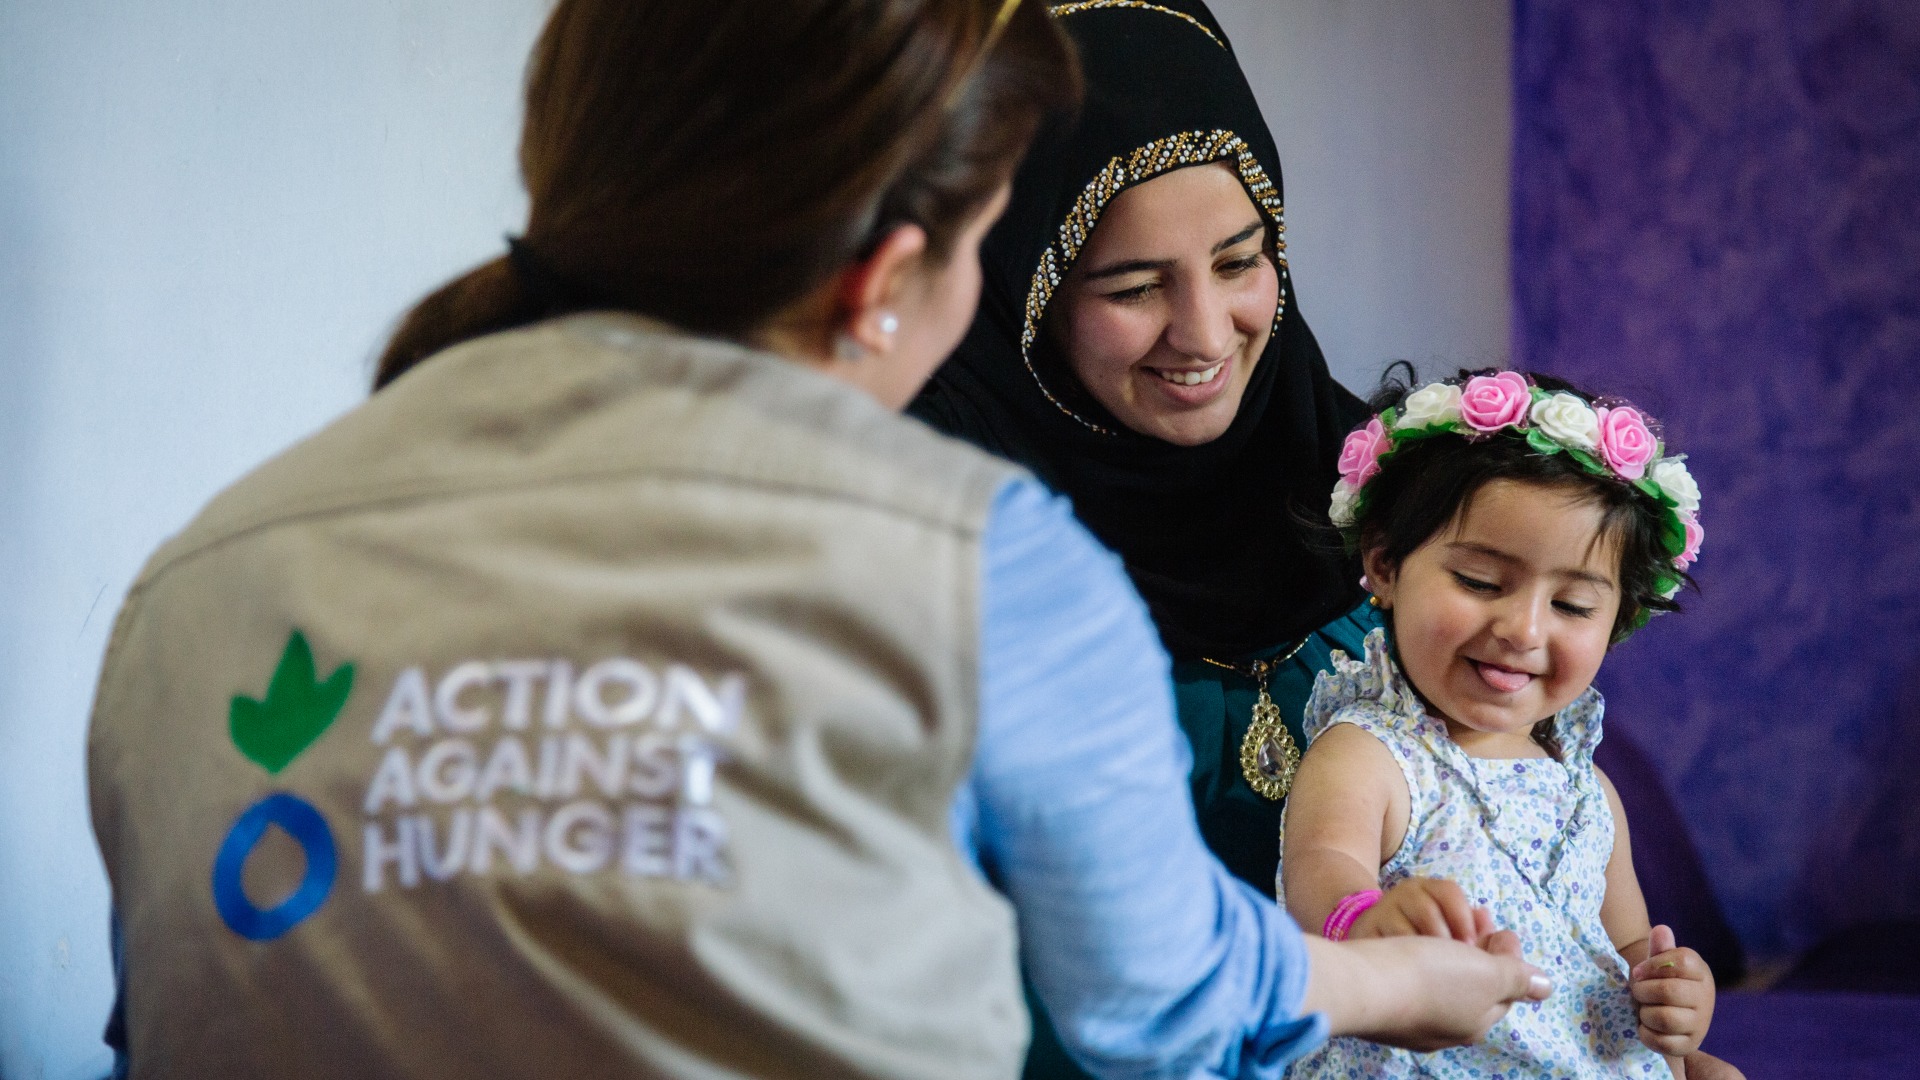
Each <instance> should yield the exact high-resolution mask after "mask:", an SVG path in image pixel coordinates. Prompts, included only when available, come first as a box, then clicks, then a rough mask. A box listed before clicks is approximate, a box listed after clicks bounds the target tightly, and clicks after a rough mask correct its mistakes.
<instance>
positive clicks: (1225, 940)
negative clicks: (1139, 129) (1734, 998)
mask: <svg viewBox="0 0 1920 1080" xmlns="http://www.w3.org/2000/svg"><path fill="white" fill-rule="evenodd" d="M1073 96H1074V78H1073V75H1072V64H1071V59H1070V52H1069V51H1068V49H1067V46H1066V43H1065V42H1064V40H1063V39H1062V38H1061V37H1060V35H1059V31H1058V29H1057V27H1056V25H1055V24H1054V23H1053V22H1051V21H1050V20H1048V19H1047V18H1046V17H1045V13H1044V12H1042V11H1041V10H1040V9H1038V8H1037V7H1034V6H1031V5H1026V6H1023V5H1021V4H1020V3H1019V0H994V2H991V3H982V2H980V0H715V2H711V3H707V4H699V5H691V4H686V3H684V2H683V0H562V2H561V3H560V4H559V5H558V6H557V7H556V8H555V10H554V12H553V14H552V16H551V17H550V19H549V21H548V24H547V28H546V30H545V32H544V33H543V35H542V37H541V40H540V44H539V46H538V47H537V49H536V52H535V56H534V60H533V63H532V66H531V69H530V71H529V75H528V80H527V99H526V100H527V114H526V124H525V128H524V130H523V134H522V141H521V165H522V170H523V173H524V175H525V178H526V181H527V186H528V193H529V196H530V200H529V201H530V212H529V219H528V222H527V226H526V230H525V233H524V235H523V236H522V237H520V238H518V239H517V240H516V241H514V242H513V244H512V247H511V254H510V255H505V256H502V257H501V258H498V259H495V260H491V261H489V262H487V263H485V264H483V265H481V266H479V267H476V268H475V269H474V270H472V271H470V272H469V273H467V274H464V275H462V276H460V277H459V278H456V279H455V280H454V281H452V282H449V283H448V284H447V285H446V286H444V287H443V288H441V289H440V290H438V291H437V292H435V293H434V294H432V295H431V296H429V297H428V298H427V299H426V300H424V301H422V302H421V304H420V305H419V306H418V307H416V308H415V309H414V311H413V312H412V313H411V314H410V315H409V316H408V318H407V319H406V320H405V322H404V323H403V325H402V327H401V329H400V330H399V332H398V333H397V334H396V335H395V337H394V340H393V342H392V343H391V345H390V346H389V348H388V351H387V353H386V355H385V356H384V357H383V359H382V362H381V366H380V372H379V376H378V380H377V381H378V390H377V392H376V393H375V394H374V395H373V397H372V398H371V400H369V401H368V402H366V403H364V404H363V405H361V406H360V407H358V408H356V409H354V410H352V411H351V412H350V413H348V414H347V415H345V416H343V417H341V418H340V419H339V420H337V421H336V422H334V423H333V424H330V425H329V426H328V427H327V428H326V429H324V430H323V431H321V432H319V433H317V434H316V435H314V436H313V437H312V438H310V439H307V440H305V441H303V442H302V443H300V444H299V445H297V446H295V447H292V448H290V449H289V450H288V451H287V452H286V453H284V454H282V455H280V456H279V457H277V458H276V459H275V460H273V461H271V462H268V463H267V464H265V465H263V466H262V467H261V468H260V469H258V470H256V471H255V472H254V473H253V474H251V475H250V476H248V477H246V478H243V479H242V480H240V481H239V482H238V483H236V484H235V485H234V486H233V487H231V488H229V489H228V490H227V491H226V492H224V493H222V494H221V495H220V496H219V497H217V498H216V499H215V500H214V501H213V503H212V504H211V505H210V506H209V507H208V508H207V509H206V510H204V511H203V512H202V513H201V514H200V515H199V516H198V517H197V518H196V519H195V520H194V522H192V523H191V524H190V525H189V526H188V527H187V528H186V529H185V530H184V531H183V532H182V534H181V535H180V536H178V537H175V538H174V539H173V540H171V541H170V542H169V543H168V544H167V545H166V546H165V547H164V548H163V549H162V550H161V551H160V552H159V553H158V554H156V555H155V556H154V558H153V559H152V560H151V561H150V562H149V564H148V566H147V567H146V569H145V570H144V571H143V572H142V575H141V577H140V579H139V580H138V582H137V583H136V584H135V586H134V588H133V590H132V591H131V593H130V594H129V596H128V599H127V602H126V606H125V608H124V609H123V611H122V613H121V616H120V618H119V621H118V623H117V625H116V630H115V633H114V635H113V640H112V643H111V645H110V646H109V650H108V655H107V658H106V661H105V664H104V667H103V672H102V676H101V683H100V689H99V694H98V697H97V700H96V705H95V712H94V718H93V725H92V729H91V732H90V746H89V754H90V757H89V781H90V785H91V788H92V797H93V810H94V825H95V829H96V832H97V834H98V837H99V841H100V848H101V853H102V856H103V859H104V861H105V865H106V867H107V870H108V873H109V875H110V877H111V879H112V882H113V889H114V898H115V903H116V905H117V909H118V912H119V923H120V927H121V929H123V930H124V935H123V936H122V937H121V938H120V940H121V942H122V944H123V949H122V950H121V953H120V957H119V958H120V960H121V961H122V965H121V973H122V976H123V980H124V981H123V996H122V1001H123V1004H124V1012H123V1014H122V1015H121V1017H120V1019H119V1021H118V1022H117V1023H116V1024H115V1026H114V1027H112V1028H111V1029H110V1039H111V1040H112V1041H114V1042H115V1043H116V1044H117V1045H118V1046H119V1047H120V1048H121V1049H123V1050H126V1051H128V1052H129V1053H130V1063H131V1071H132V1073H133V1075H136V1076H143V1075H145V1076H183V1077H189V1076H191V1077H200V1076H281V1077H324V1076H356V1077H394V1078H399V1077H440V1076H475V1077H485V1076H500V1077H506V1076H551V1075H567V1076H583V1077H611V1076H631V1075H647V1076H670V1077H687V1078H718V1077H739V1076H755V1077H767V1078H776V1077H808V1076H857V1077H869V1078H889V1077H899V1078H902V1080H905V1078H916V1080H918V1078H925V1077H954V1078H961V1077H979V1078H983V1080H990V1078H1003V1077H1009V1076H1012V1075H1013V1073H1014V1071H1015V1070H1016V1069H1017V1068H1018V1067H1019V1062H1020V1059H1021V1053H1022V1049H1023V1047H1024V1045H1025V1042H1026V1038H1027V1022H1026V1013H1025V1011H1024V1010H1023V1009H1022V1008H1021V1007H1020V996H1019V993H1020V991H1019V979H1018V970H1017V964H1016V955H1017V954H1018V955H1023V956H1024V957H1025V959H1026V963H1027V968H1028V970H1029V971H1030V972H1032V973H1033V976H1034V979H1035V981H1036V985H1039V986H1041V987H1042V990H1043V996H1044V998H1045V1000H1046V1003H1047V1006H1048V1007H1049V1008H1050V1009H1052V1010H1053V1012H1054V1015H1056V1016H1058V1017H1061V1018H1062V1021H1063V1023H1064V1024H1065V1026H1066V1027H1067V1028H1068V1029H1069V1030H1071V1031H1073V1032H1075V1033H1076V1047H1077V1049H1078V1052H1080V1053H1081V1054H1082V1055H1083V1056H1084V1057H1085V1058H1086V1059H1087V1060H1089V1061H1091V1062H1096V1063H1098V1064H1099V1065H1100V1067H1101V1068H1102V1069H1103V1071H1108V1072H1112V1073H1115V1074H1124V1075H1129V1076H1149V1075H1151V1076H1187V1075H1192V1074H1194V1073H1195V1072H1204V1073H1207V1074H1209V1075H1236V1076H1238V1075H1244V1076H1275V1075H1277V1074H1278V1073H1279V1072H1280V1070H1281V1069H1282V1068H1283V1067H1284V1066H1285V1063H1286V1062H1287V1061H1288V1060H1290V1059H1291V1058H1292V1057H1294V1056H1296V1055H1297V1054H1299V1053H1300V1052H1302V1051H1304V1050H1305V1049H1306V1048H1308V1047H1310V1046H1311V1045H1313V1044H1314V1043H1315V1042H1317V1041H1318V1040H1319V1039H1320V1038H1322V1037H1324V1036H1325V1035H1326V1034H1327V1033H1328V1032H1334V1033H1340V1032H1355V1033H1362V1034H1367V1035H1371V1036H1373V1037H1377V1038H1382V1039H1390V1040H1392V1041H1394V1042H1396V1043H1398V1044H1401V1045H1410V1046H1434V1045H1443V1044H1449V1043H1453V1042H1458V1041H1462V1040H1468V1039H1471V1038H1473V1037H1475V1036H1476V1035H1477V1034H1478V1033H1481V1032H1484V1031H1485V1030H1486V1028H1487V1026H1488V1025H1489V1024H1491V1023H1492V1022H1493V1021H1494V1020H1495V1019H1497V1018H1498V1017H1499V1016H1500V1015H1501V1014H1502V1013H1503V1012H1504V1011H1505V1007H1506V1003H1507V1002H1510V1001H1512V1000H1515V999H1517V998H1520V997H1524V996H1529V995H1530V996H1534V997H1539V996H1543V995H1544V993H1545V988H1544V987H1542V986H1539V985H1537V984H1536V982H1535V979H1537V973H1533V972H1531V971H1530V970H1529V969H1528V968H1527V967H1526V966H1525V965H1524V964H1523V963H1522V962H1521V961H1520V960H1519V959H1518V958H1517V955H1515V953H1516V950H1517V944H1516V943H1515V942H1513V941H1511V940H1510V935H1509V940H1505V941H1502V942H1500V943H1499V945H1498V948H1499V950H1500V951H1501V952H1503V953H1504V955H1490V952H1491V951H1492V950H1491V949H1489V950H1480V949H1474V948H1471V947H1468V946H1466V945H1462V944H1459V943H1455V942H1443V941H1431V940H1426V941H1422V940H1413V939H1404V940H1401V941H1396V942H1361V943H1349V944H1342V945H1335V944H1332V943H1327V942H1322V941H1318V940H1308V939H1304V938H1303V937H1302V936H1301V935H1300V933H1299V931H1298V930H1297V929H1296V928H1295V927H1294V926H1293V924H1292V923H1291V922H1290V921H1289V920H1288V919H1287V918H1286V917H1285V916H1284V915H1283V914H1282V913H1281V912H1280V910H1279V909H1278V908H1277V907H1276V906H1275V905H1274V904H1273V903H1272V902H1271V901H1270V900H1267V899H1265V898H1262V897H1259V896H1257V895H1255V894H1253V893H1252V892H1251V891H1250V890H1247V889H1245V888H1244V887H1241V886H1239V885H1238V884H1237V883H1236V882H1234V881H1233V880H1232V879H1231V878H1230V877H1228V876H1227V874H1226V873H1225V871H1223V870H1222V869H1221V868H1220V866H1219V864H1218V863H1217V862H1215V861H1214V860H1213V859H1212V858H1211V857H1209V856H1208V854H1207V852H1206V850H1205V848H1204V847H1203V846H1202V844H1201V842H1200V838H1199V837H1198V835H1197V834H1196V833H1195V831H1194V828H1193V825H1192V822H1191V819H1190V818H1189V817H1187V816H1186V814H1185V813H1184V810H1185V802H1186V794H1185V792H1184V791H1183V790H1182V786H1181V784H1182V780H1183V776H1182V770H1181V769H1180V768H1179V767H1178V765H1177V764H1174V762H1175V759H1176V755H1175V753H1174V752H1173V748H1174V746H1175V745H1176V743H1177V742H1178V739H1179V736H1178V735H1177V734H1176V730H1175V727H1174V724H1173V719H1172V710H1171V699H1170V695H1169V693H1168V687H1167V684H1166V681H1165V675H1166V667H1165V663H1166V661H1165V657H1164V655H1163V654H1162V653H1161V652H1160V651H1159V648H1158V645H1157V643H1156V642H1155V641H1154V640H1153V633H1152V629H1151V624H1150V623H1149V622H1148V620H1147V618H1146V616H1145V612H1144V610H1143V609H1142V608H1141V606H1140V605H1139V602H1138V600H1137V599H1136V598H1135V597H1134V596H1133V595H1132V593H1131V592H1130V590H1129V588H1128V586H1127V584H1126V581H1125V579H1124V578H1123V577H1122V576H1121V575H1120V574H1119V572H1118V571H1117V569H1116V568H1115V567H1114V566H1113V565H1112V564H1111V563H1110V561H1108V559H1107V557H1106V556H1105V555H1104V553H1103V552H1101V551H1100V549H1099V548H1098V546H1097V544H1096V543H1095V542H1094V541H1093V540H1092V538H1091V537H1089V536H1087V534H1086V533H1085V531H1084V530H1083V529H1081V528H1080V527H1079V526H1078V525H1077V524H1076V523H1075V522H1074V521H1073V519H1072V518H1071V516H1070V514H1068V513H1067V512H1066V511H1065V510H1064V509H1063V508H1062V506H1061V505H1060V504H1059V503H1058V502H1057V501H1056V500H1053V499H1051V498H1050V497H1048V496H1047V495H1046V494H1045V493H1044V491H1042V490H1041V489H1040V488H1039V487H1038V485H1037V484H1036V483H1035V482H1034V481H1033V480H1032V479H1031V478H1030V477H1028V476H1026V475H1025V474H1024V473H1022V472H1021V471H1020V470H1017V469H1015V468H1013V467H1011V466H1009V465H1007V464H1006V463H1005V462H1002V461H998V460H995V459H993V458H990V457H989V456H988V455H986V454H983V453H980V452H979V451H978V450H976V449H974V448H972V447H969V446H966V445H964V444H962V443H960V442H958V441H956V440H952V439H946V438H941V437H939V436H937V435H935V434H934V433H932V432H930V431H928V430H927V429H926V428H925V427H924V426H922V425H920V424H916V423H912V422H910V421H907V420H905V419H903V418H901V417H900V416H899V415H898V410H900V409H901V408H902V407H903V406H904V405H905V404H906V403H907V401H908V400H909V399H910V398H911V397H912V396H913V395H914V393H915V392H916V391H917V390H918V389H919V388H920V386H921V384H922V383H923V382H924V380H925V379H926V377H927V375H928V373H929V372H930V371H931V370H932V369H933V367H934V366H935V365H936V364H938V363H939V362H940V360H941V359H942V358H943V357H944V356H945V355H946V354H947V352H948V351H949V350H950V349H951V348H952V347H953V345H954V343H955V342H956V341H957V340H958V339H959V337H960V336H961V334H962V333H963V332H964V331H965V328H966V327H967V325H968V323H969V320H970V318H971V315H972V305H973V299H974V295H975V292H976V291H977V282H978V274H979V270H978V263H977V260H976V252H977V248H978V244H979V241H980V238H981V237H982V236H983V235H984V233H985V231H986V229H987V227H988V225H989V224H990V223H991V222H992V220H993V218H994V215H995V213H997V211H998V209H999V207H1000V205H1002V204H1003V202H1004V201H1005V198H1006V189H1007V178H1008V176H1009V174H1010V173H1011V171H1012V169H1013V166H1014V163H1015V161H1016V160H1017V158H1018V156H1019V154H1020V152H1021V150H1022V149H1023V147H1024V145H1025V143H1026V141H1027V138H1028V136H1029V135H1030V134H1031V132H1032V131H1033V129H1034V127H1035V126H1036V125H1037V124H1038V122H1039V120H1040V118H1041V116H1042V114H1043V113H1045V112H1046V111H1048V110H1049V109H1051V108H1057V107H1060V106H1063V105H1066V104H1068V103H1069V102H1070V101H1071V99H1072V98H1073ZM1076 634H1077V635H1079V637H1078V638H1075V637H1074V635H1076ZM1069 640H1071V641H1073V642H1074V643H1075V644H1076V646H1077V647H1079V648H1081V649H1082V650H1083V651H1084V653H1085V654H1086V655H1087V656H1089V657H1093V658H1094V659H1096V660H1097V661H1098V662H1097V663H1095V664H1092V665H1082V666H1068V665H1061V664H1051V663H1043V664H1040V665H1038V666H1036V665H1035V664H1034V663H1033V662H1032V661H1033V660H1034V658H1036V657H1044V655H1045V649H1044V648H1043V647H1042V646H1043V645H1045V644H1046V643H1049V642H1059V641H1069ZM1063 701H1065V702H1073V703H1075V704H1076V705H1078V706H1080V708H1079V709H1078V710H1077V711H1076V712H1075V713H1074V716H1073V717H1072V720H1071V722H1068V723H1063V724H1061V725H1056V726H1055V727H1054V728H1052V729H1049V728H1048V727H1047V725H1046V724H1044V723H1042V722H1041V721H1042V718H1048V717H1053V716H1057V715H1059V714H1060V713H1061V711H1062V707H1061V703H1062V702H1063ZM1063 733H1064V734H1065V735H1066V739H1065V741H1064V742H1062V741H1061V739H1060V735H1061V734H1063ZM1036 736H1038V737H1036ZM1115 788H1118V789H1120V792H1121V793H1120V794H1119V795H1118V796H1116V795H1115V790H1114V789H1115ZM1126 841H1134V842H1140V843H1145V844H1147V845H1148V846H1150V847H1151V849H1152V851H1151V855H1150V856H1146V857H1143V853H1142V852H1141V851H1139V850H1136V849H1134V848H1132V847H1130V846H1129V845H1128V843H1127V842H1126ZM983 871H984V873H983ZM1016 933H1018V934H1019V935H1021V936H1023V937H1024V938H1026V939H1027V940H1026V943H1025V945H1024V946H1023V945H1022V943H1021V942H1020V941H1019V940H1018V939H1016ZM126 1064H128V1059H125V1058H123V1059H122V1065H123V1067H124V1066H125V1065H126Z"/></svg>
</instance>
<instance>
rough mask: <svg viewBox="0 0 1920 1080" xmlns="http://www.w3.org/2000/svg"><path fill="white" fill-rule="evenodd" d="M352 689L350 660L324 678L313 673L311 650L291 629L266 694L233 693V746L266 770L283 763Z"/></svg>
mask: <svg viewBox="0 0 1920 1080" xmlns="http://www.w3.org/2000/svg"><path fill="white" fill-rule="evenodd" d="M352 692H353V665H352V664H341V665H340V666H339V667H338V668H336V669H335V670H334V673H333V674H332V675H329V676H328V677H327V679H326V681H325V682H322V681H321V680H320V679H319V678H317V677H316V676H315V674H314V670H313V649H312V648H311V647H309V646H308V645H307V639H306V635H304V634H302V633H301V632H300V631H298V630H295V631H294V632H293V636H292V637H290V638H288V639H287V648H286V651H285V652H283V653H281V654H280V666H279V667H277V668H275V669H274V671H273V681H272V682H270V683H268V684H267V696H266V697H265V698H264V699H262V700H258V701H256V700H254V699H253V698H250V697H247V696H246V695H245V694H236V695H235V696H234V699H233V704H232V705H231V706H230V707H229V708H228V710H227V723H228V727H229V729H230V730H231V731H232V733H233V745H235V746H237V747H239V748H240V752H241V753H243V754H245V755H247V757H249V758H252V759H253V760H254V761H256V762H258V763H259V764H260V766H261V767H262V768H264V769H266V770H267V771H268V772H270V773H278V772H279V771H280V770H281V769H284V768H286V767H287V764H288V763H289V762H291V761H292V760H293V759H294V758H297V757H299V756H300V753H301V751H303V750H305V749H306V748H307V747H309V746H312V745H313V741H314V740H315V739H318V738H319V737H320V736H321V734H322V733H323V732H325V731H326V730H327V728H328V727H330V726H331V725H332V724H333V718H334V717H336V716H339V715H340V710H341V708H342V707H343V706H345V705H346V703H347V695H348V694H350V693H352Z"/></svg>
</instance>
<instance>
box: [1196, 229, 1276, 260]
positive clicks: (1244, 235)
mask: <svg viewBox="0 0 1920 1080" xmlns="http://www.w3.org/2000/svg"><path fill="white" fill-rule="evenodd" d="M1266 227H1267V223H1266V222H1264V221H1256V222H1254V223H1253V224H1251V225H1249V226H1247V227H1246V228H1244V229H1241V230H1240V231H1239V232H1237V233H1234V234H1233V235H1232V236H1229V237H1227V238H1226V239H1225V240H1222V241H1220V242H1219V243H1217V244H1215V245H1213V251H1211V252H1209V254H1213V255H1218V254H1220V253H1221V252H1223V251H1225V250H1227V249H1228V248H1230V247H1232V246H1233V245H1235V244H1239V243H1244V242H1246V241H1248V240H1251V239H1253V234H1254V233H1257V232H1259V231H1261V230H1262V229H1265V228H1266Z"/></svg>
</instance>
